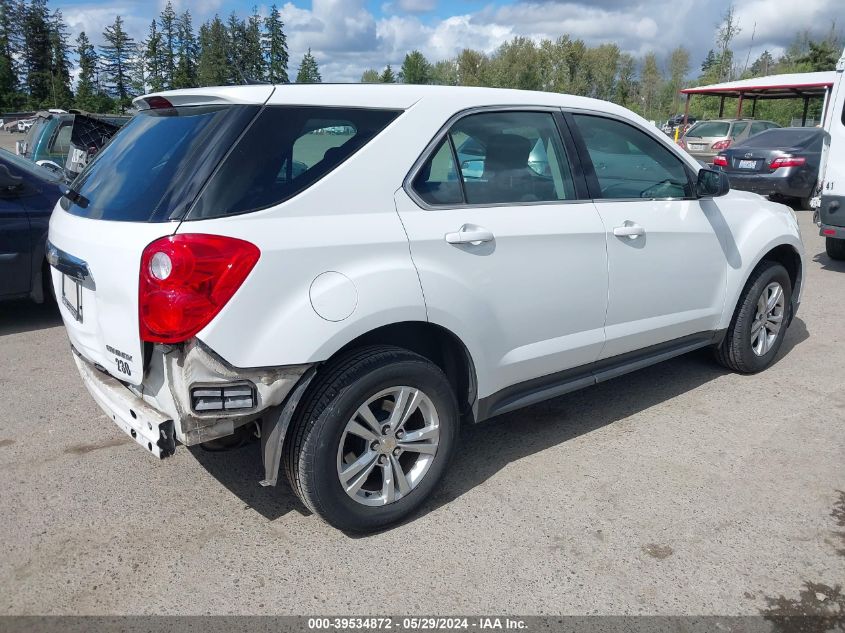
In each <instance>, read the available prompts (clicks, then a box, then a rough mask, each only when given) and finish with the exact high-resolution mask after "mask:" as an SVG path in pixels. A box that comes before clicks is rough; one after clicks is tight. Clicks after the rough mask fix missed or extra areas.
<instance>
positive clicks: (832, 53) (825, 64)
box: [796, 40, 839, 72]
mask: <svg viewBox="0 0 845 633" xmlns="http://www.w3.org/2000/svg"><path fill="white" fill-rule="evenodd" d="M838 59H839V50H837V49H836V48H834V45H833V42H832V41H830V40H824V41H821V42H809V50H808V51H807V53H806V54H805V55H803V56H802V57H799V58H798V59H797V60H796V61H797V62H798V63H799V64H806V65H807V67H808V68H809V70H810V72H820V71H823V70H833V69H834V68H836V61H837V60H838Z"/></svg>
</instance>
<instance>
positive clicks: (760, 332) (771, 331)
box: [716, 260, 792, 374]
mask: <svg viewBox="0 0 845 633" xmlns="http://www.w3.org/2000/svg"><path fill="white" fill-rule="evenodd" d="M778 293H779V294H778ZM791 310H792V282H791V281H790V279H789V273H787V272H786V269H785V268H784V267H783V266H782V265H780V264H778V263H776V262H771V261H767V260H764V261H762V262H760V264H759V265H758V266H757V268H755V269H754V272H753V273H751V277H750V278H749V280H748V282H747V283H746V284H745V289H744V290H743V292H742V295H741V296H740V298H739V303H738V304H737V307H736V310H735V312H734V315H733V319H731V324H730V326H729V327H728V332H727V334H726V335H725V338H724V340H723V341H722V343H721V345H719V346H718V347H717V348H716V359H717V360H718V361H719V363H721V364H722V365H724V366H725V367H727V368H728V369H731V370H733V371H737V372H740V373H743V374H754V373H757V372H759V371H762V370H764V369H766V368H767V367H769V366H770V365H771V364H772V363H773V362H774V360H775V357H776V356H777V353H778V350H779V349H780V346H781V344H782V343H783V337H784V336H785V334H786V328H787V325H788V323H789V317H790V311H791Z"/></svg>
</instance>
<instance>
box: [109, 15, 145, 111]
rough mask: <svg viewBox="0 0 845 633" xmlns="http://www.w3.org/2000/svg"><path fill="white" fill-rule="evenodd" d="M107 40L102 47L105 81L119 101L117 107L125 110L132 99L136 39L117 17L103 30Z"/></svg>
mask: <svg viewBox="0 0 845 633" xmlns="http://www.w3.org/2000/svg"><path fill="white" fill-rule="evenodd" d="M103 39H104V40H105V41H106V43H105V45H104V46H101V47H100V59H101V62H102V72H103V82H104V84H105V87H106V90H107V91H108V93H109V94H110V95H111V96H112V97H114V98H115V100H116V101H117V107H118V109H119V110H120V111H121V112H125V111H126V108H128V107H129V106H130V105H131V103H132V101H131V99H130V82H131V75H132V70H133V69H132V61H133V59H134V57H135V54H136V51H137V49H136V47H135V40H133V39H132V38H131V37H129V35H128V34H127V33H126V31H124V30H123V18H121V17H120V16H119V15H118V16H117V17H115V19H114V24H111V25H110V26H107V27H106V30H105V31H103Z"/></svg>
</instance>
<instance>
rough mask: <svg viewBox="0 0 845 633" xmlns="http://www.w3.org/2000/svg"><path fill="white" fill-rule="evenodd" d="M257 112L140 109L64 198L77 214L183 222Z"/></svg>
mask: <svg viewBox="0 0 845 633" xmlns="http://www.w3.org/2000/svg"><path fill="white" fill-rule="evenodd" d="M259 108H260V106H245V105H243V106H242V105H238V106H232V105H215V106H194V107H183V108H171V109H164V110H144V111H141V112H139V113H138V114H137V115H135V117H133V118H132V119H131V120H130V121H129V122H128V123H127V124H126V125H125V126H124V127H123V129H122V130H121V132H120V134H117V135H115V136H114V138H113V139H112V141H111V142H110V143H108V145H106V146H105V148H103V150H102V151H101V152H100V153H99V154H98V155H97V156H96V158H95V159H94V160H93V161H91V163H89V165H88V167H86V168H85V170H84V171H83V172H82V173H81V174H80V175H79V176H78V177H77V179H76V180H75V181H74V182H73V184H72V185H71V187H72V188H73V190H74V191H76V192H78V193H79V194H80V196H81V199H78V200H77V201H76V202H71V201H70V200H68V199H67V198H62V206H63V207H64V208H65V209H66V210H67V211H68V212H69V213H73V214H74V215H79V216H83V217H88V218H95V219H101V220H117V221H125V222H166V221H168V220H172V219H178V218H181V217H183V216H184V215H185V213H186V212H187V209H188V208H189V206H190V205H191V203H192V202H193V201H194V200H195V199H196V197H197V195H198V193H199V191H200V189H201V188H202V186H203V185H204V184H205V182H206V181H207V180H208V177H209V176H210V175H211V173H212V172H213V171H214V169H215V167H217V165H218V164H219V163H220V160H221V159H222V158H223V156H224V155H225V153H226V152H227V151H228V149H229V148H230V147H231V146H232V144H233V143H234V142H235V141H236V139H237V138H238V136H240V135H241V133H242V132H243V130H244V129H245V128H246V127H247V125H248V124H249V122H250V121H251V120H252V119H253V118H255V115H256V114H257V113H258V111H259Z"/></svg>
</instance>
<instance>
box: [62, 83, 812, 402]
mask: <svg viewBox="0 0 845 633" xmlns="http://www.w3.org/2000/svg"><path fill="white" fill-rule="evenodd" d="M162 96H164V97H165V98H167V99H168V100H170V101H171V103H174V104H178V105H188V104H203V103H220V102H230V103H252V104H255V103H263V102H264V101H267V103H268V104H271V105H272V104H301V105H306V104H308V105H321V106H347V107H378V108H396V109H402V110H405V111H404V113H403V114H401V115H400V116H399V117H398V118H396V119H395V120H394V121H393V122H392V123H390V124H389V125H388V126H387V127H386V128H385V129H384V130H383V131H382V132H381V133H380V134H378V135H377V136H376V137H375V138H374V139H373V140H371V141H370V142H369V143H368V144H366V145H365V146H364V147H363V148H362V149H360V150H359V151H358V152H356V153H355V154H354V155H353V156H352V157H351V158H349V159H348V160H347V161H345V162H344V163H342V164H341V165H340V166H338V167H337V168H336V169H334V170H333V171H331V172H329V173H328V174H327V175H326V176H325V177H323V178H322V179H320V180H319V181H317V182H316V183H314V184H313V185H312V186H310V187H309V188H308V189H306V190H305V191H303V192H301V193H299V194H297V195H296V196H294V197H293V198H291V199H290V200H287V201H285V202H283V203H281V204H278V205H276V206H273V207H270V208H268V209H264V210H262V211H257V212H252V213H245V214H243V215H236V216H231V217H224V218H217V219H206V220H198V221H183V222H182V223H181V224H179V225H178V227H177V226H176V225H175V224H174V223H168V222H162V223H150V224H138V223H128V222H107V221H97V220H86V219H83V218H79V217H75V216H71V215H69V214H67V213H65V212H64V211H62V209H61V207H57V208H56V212H55V213H54V214H53V219H52V221H51V226H50V240H51V242H53V243H54V244H55V245H56V246H57V247H58V248H64V249H65V250H67V251H68V252H69V253H71V254H73V255H77V256H79V257H82V258H83V259H85V260H86V261H87V262H88V263H89V264H90V265H91V268H92V272H93V274H94V277H95V279H96V282H97V296H96V301H95V303H94V305H95V306H96V314H95V316H96V318H95V319H92V320H91V321H87V322H83V324H82V325H81V326H80V325H79V324H76V322H75V321H72V318H70V317H69V315H68V314H66V313H65V311H64V309H63V318H64V319H65V322H66V325H67V327H68V331H69V334H70V337H71V341H72V342H73V344H74V346H75V347H77V348H78V349H79V351H80V353H82V354H83V355H84V356H85V357H86V358H88V359H89V360H91V361H94V362H97V363H100V364H101V365H102V366H103V367H104V368H105V369H106V370H107V371H108V372H109V373H111V374H112V375H114V376H115V377H117V378H119V379H120V380H123V381H126V382H130V383H132V384H136V385H137V384H139V382H140V380H141V375H142V371H141V368H140V358H141V343H140V341H139V334H138V296H137V295H138V272H139V271H138V266H139V260H140V254H141V252H142V250H143V248H144V247H145V246H146V245H147V244H149V243H150V242H151V241H153V240H154V239H156V238H158V237H161V236H163V235H168V234H171V233H173V232H174V231H175V232H177V233H180V234H181V233H207V234H219V235H225V236H229V237H234V238H239V239H242V240H246V241H249V242H251V243H253V244H255V245H256V246H258V248H259V249H260V251H261V257H260V259H259V261H258V263H257V264H256V266H255V268H254V269H253V270H252V271H251V273H250V274H249V276H248V277H247V278H246V280H245V281H244V283H243V284H242V285H241V287H240V288H239V289H238V290H237V292H236V293H235V295H234V296H233V297H232V298H231V299H230V300H229V301H228V303H227V304H226V305H225V307H223V309H222V310H221V311H220V312H219V314H217V315H216V316H215V317H214V319H212V320H211V322H210V323H208V324H207V325H206V326H205V327H204V328H203V329H202V330H201V331H200V332H199V333H198V334H197V336H196V338H197V339H198V340H199V341H201V342H202V343H203V344H205V345H206V346H207V347H208V348H209V349H210V350H213V352H214V353H216V354H217V355H219V356H220V357H221V358H222V359H223V360H225V361H226V363H228V364H229V365H231V366H232V367H234V368H266V367H270V368H272V367H281V366H291V365H307V364H309V363H319V362H322V361H325V360H327V359H329V358H330V357H331V356H332V355H333V354H335V353H336V352H337V351H338V350H340V349H341V348H342V347H344V346H345V345H347V344H348V343H350V342H352V341H354V340H355V339H356V338H357V337H359V336H361V335H364V334H366V333H368V332H371V331H373V330H375V329H377V328H379V327H382V326H386V325H391V324H396V323H404V322H426V321H428V322H431V323H434V324H437V325H440V326H442V327H444V328H445V329H447V330H448V331H450V332H451V333H453V334H454V335H455V336H456V337H457V338H458V339H459V340H460V341H461V342H462V343H463V344H464V346H465V347H466V348H467V350H468V351H469V353H470V356H471V359H472V363H473V365H474V367H475V371H476V376H475V379H476V381H477V394H478V396H479V397H482V398H483V397H486V396H489V395H492V394H494V393H496V392H498V391H501V390H502V389H505V388H508V387H511V386H514V385H516V384H518V383H521V382H524V381H529V380H532V379H535V378H538V377H542V376H546V375H549V374H553V373H556V372H560V371H563V370H566V369H570V368H574V367H578V366H581V365H585V364H589V363H591V362H593V361H596V360H599V359H603V358H609V357H612V356H616V355H619V354H623V353H625V352H629V351H633V350H637V349H642V348H645V347H648V346H650V345H655V344H658V343H661V342H666V341H669V340H672V339H676V338H679V337H682V336H685V335H687V334H692V333H698V332H706V331H710V330H712V331H714V332H715V331H717V330H720V329H725V328H727V327H728V325H729V323H730V320H731V317H732V315H733V311H734V307H735V305H736V302H737V299H738V297H739V294H740V292H741V291H742V288H743V286H744V284H745V281H746V280H747V279H748V276H749V275H750V273H751V271H752V270H753V268H754V266H755V265H756V264H757V263H758V262H759V260H760V259H761V258H762V257H763V256H764V255H765V253H766V252H767V251H768V250H770V249H771V248H773V247H774V246H778V245H784V244H786V245H789V246H791V247H793V248H794V249H795V250H796V251H797V252H798V253H799V254H800V255H801V257H803V248H802V246H801V240H800V235H799V234H798V229H797V223H796V222H795V219H794V215H791V211H789V210H788V209H787V208H786V207H783V206H782V205H777V204H774V203H771V202H768V201H766V200H764V199H763V198H761V197H760V196H756V195H754V194H741V193H738V192H732V193H731V194H729V195H727V196H725V197H722V198H716V199H705V200H700V201H678V200H672V201H640V200H637V201H621V200H619V201H607V200H605V201H597V202H593V201H590V200H582V201H579V202H577V203H573V202H564V203H549V204H536V203H535V204H532V205H517V207H518V208H516V209H515V208H514V207H513V206H506V205H502V206H493V207H472V208H470V207H462V208H459V209H452V210H427V209H423V208H421V207H420V206H419V205H417V204H416V203H415V202H414V201H413V200H412V198H411V197H409V196H408V194H407V193H406V192H405V191H404V190H403V189H402V183H403V181H404V180H405V178H406V176H407V175H408V173H409V171H410V170H411V168H412V167H413V165H414V164H415V163H416V161H417V160H418V159H419V157H420V155H421V154H422V153H423V152H424V150H425V149H426V147H427V146H428V145H429V143H430V142H431V141H432V139H433V138H434V137H435V136H436V135H437V134H438V131H439V130H440V129H441V128H442V126H443V125H444V124H445V123H446V122H447V121H448V120H449V119H450V118H451V117H452V116H454V115H455V114H457V113H459V112H462V111H463V110H465V109H469V108H477V107H483V106H517V107H518V106H546V107H559V108H569V109H578V110H582V111H590V112H606V113H611V114H614V115H617V116H619V117H623V118H625V119H626V120H627V121H630V122H633V123H634V124H636V125H638V126H639V127H640V128H642V129H645V130H652V132H653V134H652V136H653V138H655V139H657V140H658V141H659V142H661V143H663V144H664V145H665V146H666V147H667V148H669V149H670V150H671V151H672V152H674V153H675V154H676V155H677V156H678V157H679V158H680V159H681V160H683V161H685V162H686V163H687V164H688V165H689V167H690V169H692V170H694V171H697V170H698V169H699V165H698V163H697V162H696V161H695V160H694V159H692V158H691V157H690V156H689V155H687V154H686V153H684V152H683V151H681V150H679V149H678V148H677V147H676V146H675V145H673V144H672V143H671V141H670V140H669V139H667V138H664V137H663V136H662V135H661V134H660V133H659V132H658V131H656V130H653V128H650V127H649V124H648V122H647V121H645V120H644V119H642V118H641V117H638V116H636V115H634V114H633V113H631V112H629V111H627V110H625V109H624V108H621V107H619V106H615V105H613V104H609V103H605V102H600V101H596V100H592V99H587V98H582V97H573V96H568V95H561V94H554V93H535V92H527V91H516V90H495V89H483V88H451V87H437V86H404V85H401V86H377V85H361V86H329V85H326V86H319V85H316V86H315V85H289V86H277V87H275V88H274V87H272V86H249V87H234V88H211V89H196V90H182V91H173V92H168V93H162ZM142 100H143V98H139V99H138V100H136V103H137V104H139V106H141V107H142V104H141V101H142ZM626 220H629V221H633V222H636V223H638V224H640V225H641V226H643V227H644V228H645V229H646V235H645V239H644V240H643V239H641V238H638V239H639V240H640V241H641V242H644V243H643V244H642V245H638V244H634V242H635V241H636V240H631V241H628V238H620V237H617V236H614V235H613V233H612V231H613V228H614V227H615V226H619V225H622V224H623V223H624V222H625V221H626ZM463 224H476V225H479V226H483V227H485V228H487V229H489V230H490V231H492V232H493V234H494V236H495V244H493V245H491V246H492V248H487V247H485V248H482V249H479V250H478V251H472V250H471V249H469V248H462V247H456V246H454V245H450V244H447V243H446V242H445V240H444V235H445V233H447V232H451V231H456V230H458V229H459V228H460V227H461V226H462V225H463ZM327 275H328V276H327ZM53 277H54V283H56V284H57V285H56V288H57V291H58V292H60V286H58V281H59V275H58V273H56V272H55V271H54V275H53ZM87 316H88V315H87V314H86V317H87ZM105 345H109V346H112V347H114V348H117V349H119V350H121V351H123V352H125V353H127V354H129V355H131V356H132V357H133V359H135V360H134V361H133V362H135V363H138V364H137V365H132V369H133V371H132V377H131V379H129V378H128V377H127V376H125V375H124V374H122V373H119V372H117V369H116V363H115V360H114V359H110V358H109V355H108V353H107V351H106V348H105Z"/></svg>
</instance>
